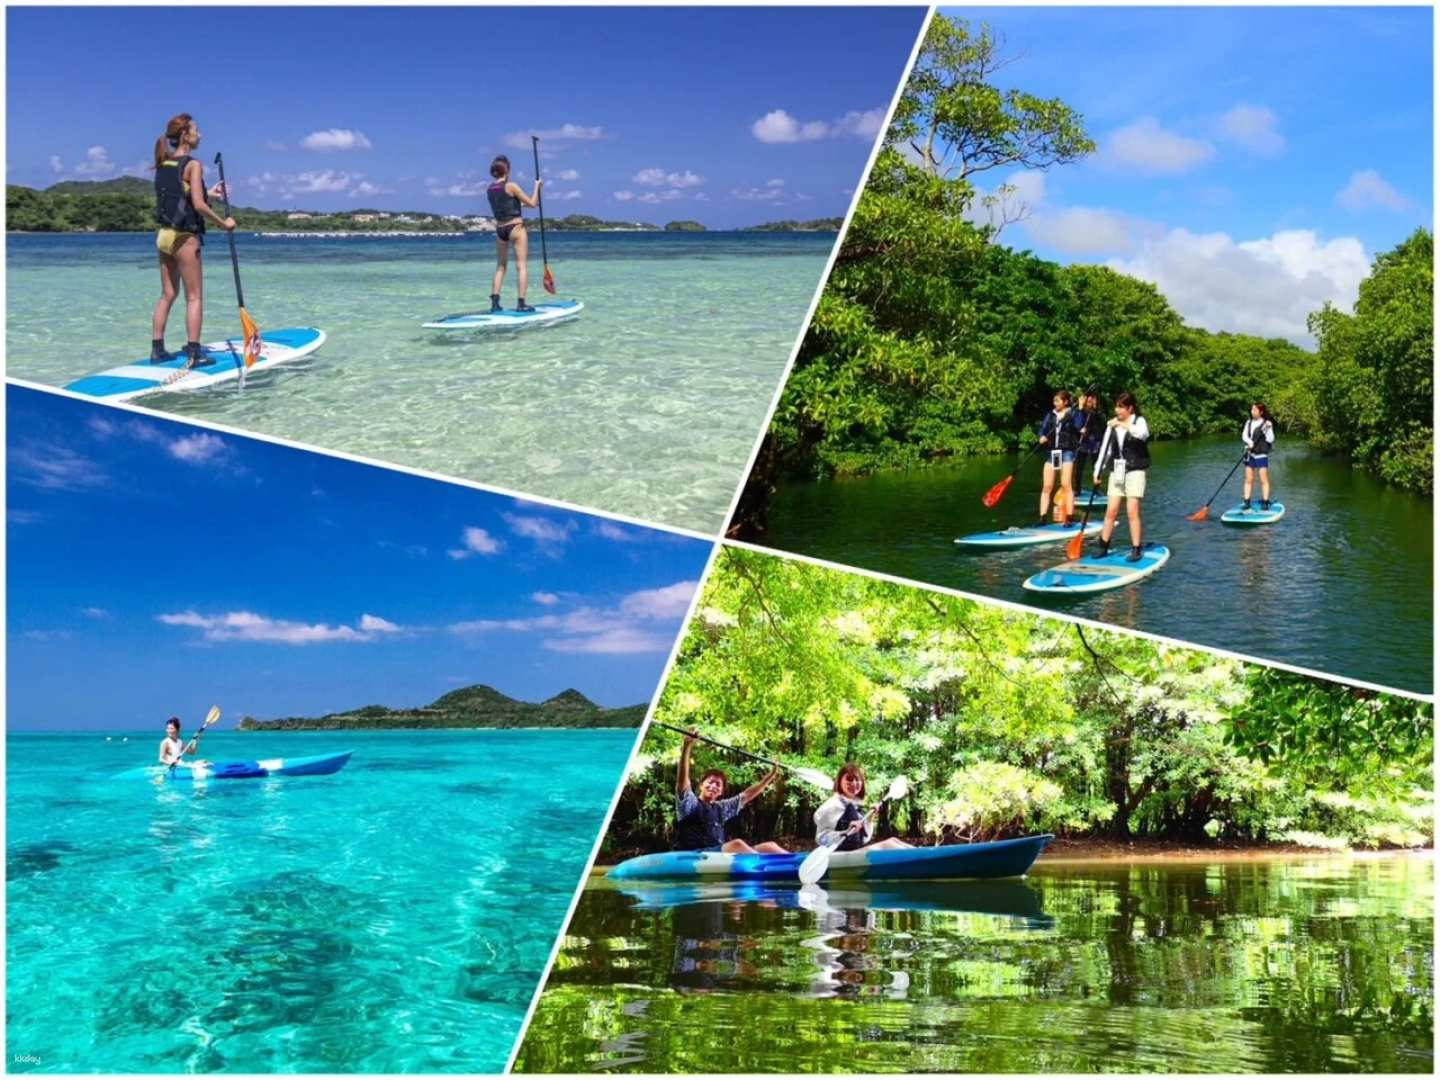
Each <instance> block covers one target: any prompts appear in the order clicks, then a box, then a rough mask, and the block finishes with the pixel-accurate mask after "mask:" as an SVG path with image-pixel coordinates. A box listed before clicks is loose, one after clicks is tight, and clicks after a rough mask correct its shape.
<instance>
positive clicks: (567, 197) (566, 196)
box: [546, 190, 584, 202]
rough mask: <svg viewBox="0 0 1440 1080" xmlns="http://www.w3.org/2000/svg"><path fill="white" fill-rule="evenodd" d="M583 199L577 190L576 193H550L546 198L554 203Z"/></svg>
mask: <svg viewBox="0 0 1440 1080" xmlns="http://www.w3.org/2000/svg"><path fill="white" fill-rule="evenodd" d="M583 197H584V196H583V194H582V193H581V192H580V191H578V190H577V191H552V192H551V193H550V194H549V195H547V196H546V198H548V199H553V200H554V201H556V202H573V201H574V200H575V199H579V198H583Z"/></svg>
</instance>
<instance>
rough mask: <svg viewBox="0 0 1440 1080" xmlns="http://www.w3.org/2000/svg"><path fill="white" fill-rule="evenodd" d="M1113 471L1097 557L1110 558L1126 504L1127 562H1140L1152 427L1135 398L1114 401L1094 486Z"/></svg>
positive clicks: (1097, 459) (1126, 396)
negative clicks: (1113, 410) (1142, 503)
mask: <svg viewBox="0 0 1440 1080" xmlns="http://www.w3.org/2000/svg"><path fill="white" fill-rule="evenodd" d="M1107 465H1108V466H1109V467H1110V488H1109V495H1110V502H1109V504H1108V505H1107V506H1106V507H1105V527H1104V528H1103V529H1101V530H1100V541H1099V547H1098V548H1097V554H1098V555H1099V556H1100V557H1101V558H1104V557H1105V556H1106V555H1109V554H1110V538H1111V537H1112V536H1113V535H1114V534H1115V520H1116V519H1117V518H1118V517H1119V516H1120V504H1121V502H1122V501H1123V502H1124V504H1125V510H1126V513H1127V515H1128V518H1129V522H1130V554H1129V555H1127V556H1126V560H1127V561H1128V562H1139V561H1140V553H1141V550H1142V548H1143V545H1144V541H1143V540H1142V539H1141V529H1140V501H1141V500H1142V499H1143V498H1145V472H1146V470H1147V469H1149V468H1150V425H1148V424H1147V423H1145V418H1144V417H1143V416H1141V415H1140V406H1139V405H1138V404H1137V403H1136V401H1135V395H1134V394H1130V393H1124V394H1121V395H1120V396H1119V397H1117V398H1116V399H1115V416H1114V418H1113V419H1112V420H1111V421H1110V423H1109V425H1108V426H1107V427H1106V428H1105V438H1104V440H1103V441H1102V442H1101V443H1100V456H1099V457H1098V458H1096V459H1095V484H1096V485H1097V486H1098V485H1099V483H1100V477H1101V475H1102V474H1103V473H1104V471H1105V468H1106V466H1107Z"/></svg>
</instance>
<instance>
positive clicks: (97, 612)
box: [80, 607, 114, 621]
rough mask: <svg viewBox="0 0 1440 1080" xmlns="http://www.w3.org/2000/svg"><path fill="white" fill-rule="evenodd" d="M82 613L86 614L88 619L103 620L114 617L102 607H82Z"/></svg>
mask: <svg viewBox="0 0 1440 1080" xmlns="http://www.w3.org/2000/svg"><path fill="white" fill-rule="evenodd" d="M80 614H81V615H84V616H85V617H86V618H87V619H99V620H102V621H103V620H106V619H111V618H113V617H114V616H112V615H111V614H110V612H108V611H106V610H105V609H104V608H102V607H87V608H81V609H80Z"/></svg>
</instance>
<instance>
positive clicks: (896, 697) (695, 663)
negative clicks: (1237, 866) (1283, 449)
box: [606, 549, 1432, 857]
mask: <svg viewBox="0 0 1440 1080" xmlns="http://www.w3.org/2000/svg"><path fill="white" fill-rule="evenodd" d="M1357 695H1359V696H1357ZM656 717H657V719H659V720H661V721H663V722H665V723H668V724H673V725H676V726H678V727H691V726H696V727H698V728H700V730H701V731H702V733H703V734H705V735H707V736H709V737H712V738H715V739H717V740H719V741H720V742H724V743H729V744H731V745H734V746H737V747H741V748H744V749H746V750H749V751H751V752H753V753H758V754H761V755H764V756H766V757H772V758H776V759H777V760H780V761H782V762H785V763H787V764H792V765H806V766H809V767H812V768H817V769H819V770H821V771H822V772H824V773H826V774H827V775H833V774H834V773H836V772H837V771H838V770H839V768H840V766H841V765H842V764H843V763H845V762H846V761H855V762H858V763H860V764H861V765H862V767H863V768H865V769H866V770H867V772H868V774H869V777H870V787H871V790H872V792H879V791H881V790H883V788H884V786H885V785H886V784H888V783H889V781H890V780H891V779H892V778H893V777H895V776H896V775H898V774H902V773H903V774H904V775H906V776H907V777H908V778H909V779H910V781H911V782H912V784H913V785H914V787H913V790H912V792H911V794H910V795H909V796H908V797H907V798H905V799H904V800H902V801H900V802H899V803H898V804H895V805H889V806H887V808H886V809H885V811H884V812H883V815H882V819H881V820H882V828H883V830H886V831H889V832H891V833H896V834H899V835H904V836H908V837H912V838H915V839H917V840H924V841H925V842H934V841H935V840H943V839H952V840H953V839H976V838H985V837H992V836H997V835H1009V834H1014V833H1020V832H1038V831H1050V832H1057V833H1061V834H1067V835H1105V836H1113V837H1117V838H1125V837H1133V836H1150V837H1159V838H1168V839H1183V840H1187V841H1194V842H1203V841H1205V840H1206V839H1207V838H1210V839H1223V840H1233V841H1283V840H1285V839H1286V838H1287V837H1292V836H1294V835H1297V831H1300V832H1304V831H1308V832H1310V833H1312V834H1314V835H1318V836H1326V837H1338V838H1340V839H1341V840H1343V841H1344V842H1345V843H1347V844H1353V845H1359V846H1374V845H1382V846H1384V845H1394V844H1404V845H1412V844H1416V843H1419V842H1421V841H1420V840H1417V839H1416V838H1417V837H1421V838H1423V836H1424V835H1425V834H1426V833H1427V832H1428V830H1429V827H1430V825H1429V822H1430V815H1431V805H1430V801H1429V797H1428V795H1426V794H1425V793H1426V792H1427V791H1428V789H1429V788H1430V786H1431V781H1430V747H1431V745H1432V737H1431V733H1430V723H1431V708H1430V706H1429V705H1427V704H1423V703H1419V702H1415V701H1410V700H1407V699H1401V698H1393V697H1382V696H1377V695H1373V694H1369V693H1368V692H1359V691H1355V690H1353V689H1351V688H1349V687H1344V686H1336V685H1332V684H1329V683H1324V682H1319V681H1315V680H1311V679H1307V678H1304V677H1302V676H1298V675H1291V674H1288V673H1285V672H1278V671H1271V670H1268V669H1263V668H1252V667H1249V666H1247V665H1244V664H1241V663H1240V662H1238V661H1233V660H1227V659H1223V658H1217V657H1214V656H1211V655H1210V654H1208V653H1205V652H1202V651H1199V650H1194V649H1184V648H1177V647H1174V646H1170V645H1160V644H1156V643H1154V642H1151V641H1148V640H1144V639H1138V638H1133V637H1130V636H1128V635H1122V634H1117V633H1110V632H1106V631H1098V630H1081V629H1079V628H1077V627H1075V626H1073V625H1070V624H1067V623H1060V622H1055V621H1052V620H1048V619H1044V618H1042V617H1040V616H1036V615H1030V614H1023V613H1016V612H1009V611H1005V610H1003V609H999V608H995V607H991V606H986V605H980V604H976V603H972V602H970V601H966V600H961V599H959V598H955V597H948V596H941V595H936V594H932V593H928V592H925V591H923V590H919V589H913V588H907V587H902V586H899V585H894V584H891V583H888V582H883V581H876V580H872V579H870V578H866V577H863V576H860V575H855V574H847V573H841V572H838V571H833V570H828V569H824V568H818V567H813V566H809V565H806V564H803V563H797V562H793V561H791V560H786V559H780V558H775V557H773V556H768V555H761V554H758V553H755V552H750V551H745V550H736V549H726V550H725V551H724V552H722V554H721V556H720V558H719V560H718V561H717V563H716V567H715V570H714V571H713V572H712V574H711V576H710V578H709V580H708V581H707V584H706V588H705V593H704V595H703V597H702V599H701V603H700V606H699V609H698V611H697V615H696V617H695V619H693V620H692V622H691V624H690V625H689V627H688V628H687V630H686V634H685V638H684V640H683V642H682V644H681V651H680V658H679V661H678V663H677V666H676V668H675V670H674V671H673V672H672V674H671V677H670V679H669V682H668V683H667V685H666V687H665V689H664V691H663V693H662V695H661V698H660V701H659V704H658V705H657V711H656ZM1356 725H1360V727H1359V729H1358V730H1357V731H1356V732H1355V734H1354V735H1353V736H1347V734H1346V733H1347V732H1348V731H1350V729H1351V728H1352V727H1355V726H1356ZM678 750H679V739H678V736H675V735H673V734H672V733H670V732H667V731H664V730H663V729H660V728H655V729H652V731H651V732H650V733H649V735H648V736H647V738H646V741H645V744H644V746H643V747H642V752H641V754H640V756H639V757H638V758H637V760H636V762H635V763H634V765H633V767H632V774H631V778H630V781H631V782H630V783H629V784H628V785H627V788H626V791H625V794H624V797H623V799H622V802H621V805H620V808H619V809H618V810H617V813H616V817H615V822H614V825H613V826H612V829H611V831H610V833H609V834H608V835H607V838H606V844H607V854H608V855H609V856H610V857H618V856H620V855H624V854H628V853H631V852H633V851H635V850H638V849H651V848H654V847H658V846H663V845H664V844H665V843H666V842H667V840H668V829H669V823H670V818H671V816H672V814H673V808H672V799H673V794H672V793H673V789H674V778H675V762H676V760H677V758H678ZM696 753H697V758H696V762H697V767H700V768H704V767H708V766H710V765H712V764H718V765H719V766H721V767H722V768H725V769H726V770H727V771H728V772H729V774H730V776H731V780H732V782H733V783H736V784H741V785H743V784H748V783H750V782H751V781H752V780H753V779H755V778H756V776H757V775H758V771H759V770H761V769H762V768H763V767H761V766H756V765H753V764H752V763H747V762H746V761H744V760H743V759H739V758H735V757H731V756H727V755H726V754H725V753H724V752H723V751H719V750H715V749H713V748H704V747H700V748H697V751H696ZM752 770H753V771H752ZM827 795H828V792H824V791H817V790H812V789H810V788H809V787H806V786H803V785H802V784H801V783H800V782H799V781H796V780H793V779H792V780H787V782H786V783H785V784H784V785H783V787H782V789H781V790H780V793H779V794H778V795H773V794H772V795H766V796H765V797H764V798H762V799H761V800H760V801H758V802H757V803H755V804H752V806H751V807H750V808H749V809H747V810H746V814H745V817H744V818H743V819H742V820H741V826H740V835H744V836H746V837H747V838H749V839H752V840H759V839H765V838H766V837H769V836H773V835H778V836H784V837H800V838H807V837H810V836H813V832H814V829H813V824H812V823H811V815H812V814H813V813H814V810H815V808H816V807H817V806H818V805H819V803H820V802H821V801H823V800H824V799H825V798H826V797H827Z"/></svg>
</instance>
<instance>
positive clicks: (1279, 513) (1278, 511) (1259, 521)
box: [1220, 502, 1285, 525]
mask: <svg viewBox="0 0 1440 1080" xmlns="http://www.w3.org/2000/svg"><path fill="white" fill-rule="evenodd" d="M1284 516H1285V504H1284V503H1282V502H1272V503H1271V504H1270V509H1269V510H1261V509H1260V504H1259V503H1258V502H1253V503H1251V504H1250V509H1249V510H1246V509H1245V504H1244V503H1237V504H1235V505H1234V506H1232V507H1231V508H1230V509H1229V510H1226V511H1225V513H1223V514H1221V515H1220V520H1221V521H1223V522H1224V523H1225V524H1226V525H1269V524H1271V523H1272V522H1276V521H1279V520H1280V519H1281V518H1282V517H1284Z"/></svg>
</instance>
